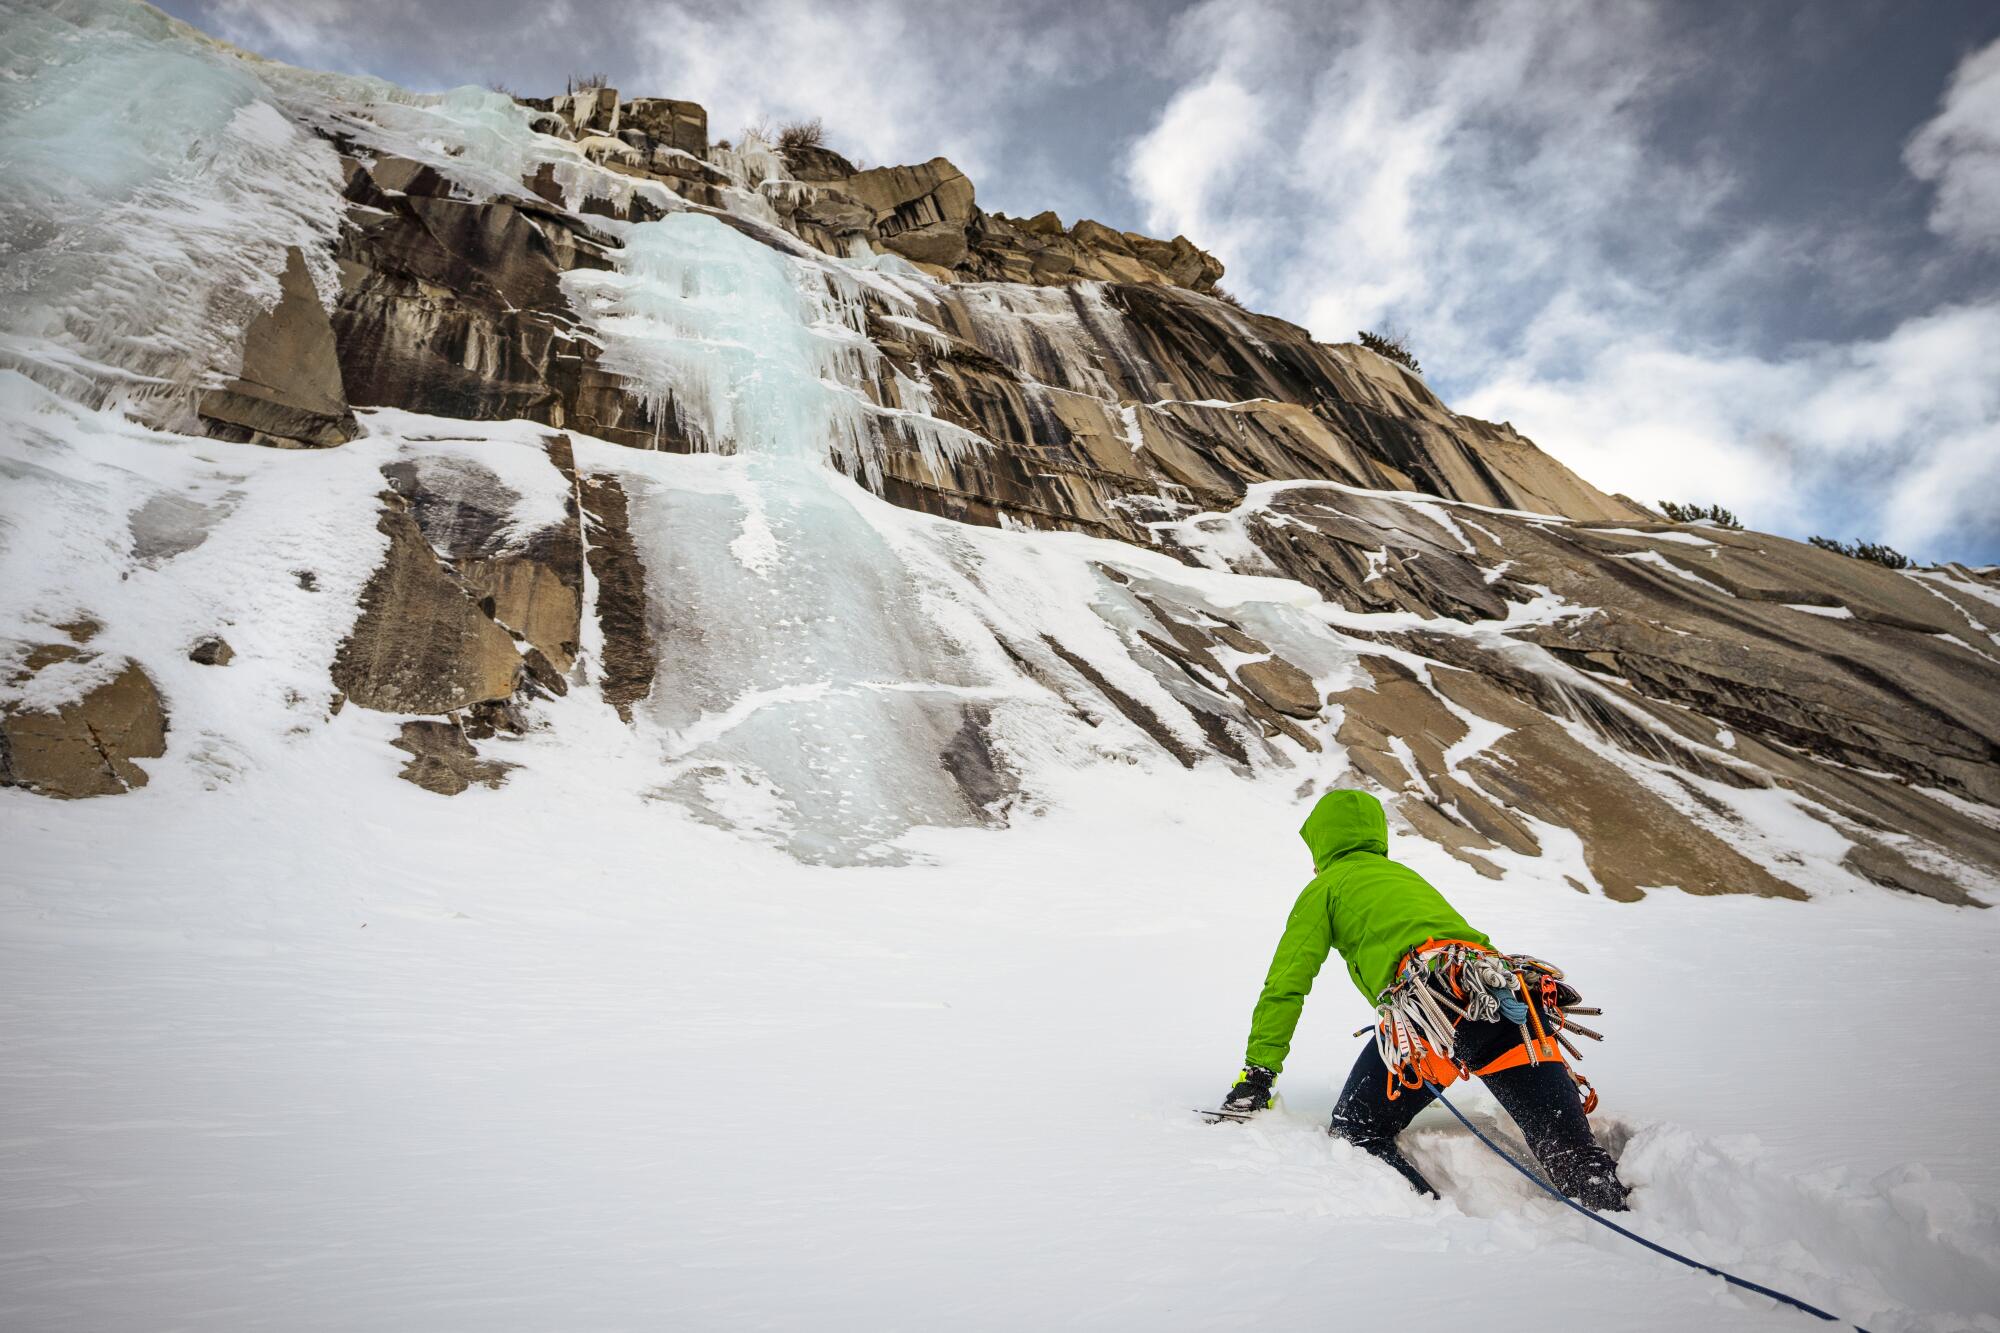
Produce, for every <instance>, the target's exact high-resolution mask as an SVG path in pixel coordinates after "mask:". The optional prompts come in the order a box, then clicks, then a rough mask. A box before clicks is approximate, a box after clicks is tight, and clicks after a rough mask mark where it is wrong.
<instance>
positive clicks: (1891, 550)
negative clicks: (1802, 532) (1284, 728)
mask: <svg viewBox="0 0 2000 1333" xmlns="http://www.w3.org/2000/svg"><path fill="white" fill-rule="evenodd" d="M1807 540H1809V541H1811V542H1812V544H1813V545H1814V546H1817V547H1819V549H1820V550H1822V551H1834V552H1837V553H1839V554H1841V555H1844V556H1851V557H1852V558H1854V559H1856V560H1866V561H1868V562H1869V563H1871V564H1876V565H1880V566H1882V568H1884V569H1908V568H1909V567H1910V557H1908V556H1906V555H1904V554H1903V553H1902V552H1901V551H1899V550H1897V549H1896V548H1895V547H1893V546H1885V545H1883V544H1882V543H1881V542H1864V541H1862V540H1860V539H1859V538H1856V539H1855V540H1854V541H1851V542H1843V541H1835V540H1834V539H1833V538H1832V537H1811V538H1808V539H1807Z"/></svg>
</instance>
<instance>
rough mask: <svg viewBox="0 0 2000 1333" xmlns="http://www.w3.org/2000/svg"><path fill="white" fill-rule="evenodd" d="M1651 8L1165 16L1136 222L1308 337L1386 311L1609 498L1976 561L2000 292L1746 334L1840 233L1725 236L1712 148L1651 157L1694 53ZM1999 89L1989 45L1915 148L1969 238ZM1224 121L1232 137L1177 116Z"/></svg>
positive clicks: (1452, 386)
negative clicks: (1764, 307)
mask: <svg viewBox="0 0 2000 1333" xmlns="http://www.w3.org/2000/svg"><path fill="white" fill-rule="evenodd" d="M1663 17H1664V11H1662V10H1660V9H1658V8H1656V7H1655V6H1654V5H1651V4H1645V3H1626V4H1619V5H1596V4H1590V5H1581V4H1575V3H1542V2H1541V0H1508V2H1505V3H1499V4H1493V5H1487V6H1482V7H1479V8H1477V9H1473V10H1470V11H1467V10H1464V9H1461V8H1459V7H1456V6H1450V5H1446V4H1443V3H1434V4H1426V3H1423V2H1422V0H1404V2H1403V3H1396V4H1393V5H1392V4H1390V3H1389V0H1368V3H1366V4H1364V5H1362V6H1361V7H1360V8H1359V9H1347V10H1343V11H1341V12H1339V13H1338V14H1332V13H1329V12H1328V11H1326V10H1324V9H1321V8H1316V7H1308V6H1306V5H1304V4H1303V3H1301V4H1299V5H1297V6H1294V7H1289V8H1282V9H1274V10H1269V11H1264V12H1262V13H1261V15H1260V16H1259V17H1258V19H1257V20H1256V21H1255V22H1254V23H1246V22H1239V21H1232V19H1231V17H1230V9H1229V7H1228V6H1227V5H1226V4H1225V3H1224V0H1214V3H1211V4H1209V5H1207V6H1204V7H1202V8H1199V9H1196V10H1194V11H1191V12H1190V13H1189V14H1187V15H1186V16H1184V18H1183V20H1182V23H1183V30H1182V31H1183V36H1184V38H1191V39H1198V40H1190V41H1188V42H1185V43H1184V44H1183V46H1182V48H1181V49H1182V52H1183V57H1184V59H1185V61H1186V82H1185V83H1184V85H1183V89H1182V91H1181V93H1180V94H1179V95H1177V96H1176V97H1175V98H1174V99H1173V100H1172V101H1171V102H1169V104H1168V107H1167V109H1166V111H1165V112H1164V113H1163V114H1162V116H1161V117H1160V119H1159V120H1158V122H1157V123H1156V124H1155V126H1154V127H1153V129H1152V130H1151V132H1150V133H1148V134H1147V135H1146V136H1145V137H1144V138H1142V139H1141V140H1140V142H1139V143H1138V144H1137V145H1136V146H1135V148H1134V150H1133V152H1132V155H1131V157H1130V159H1129V161H1128V176H1129V179H1130V182H1131V185H1132V188H1133V190H1134V192H1135V193H1136V194H1137V195H1138V196H1139V197H1140V199H1141V201H1142V202H1143V203H1144V205H1145V206H1146V208H1147V209H1148V213H1149V221H1150V222H1151V224H1152V225H1153V226H1154V227H1156V228H1160V229H1162V230H1166V229H1173V230H1185V231H1186V232H1187V233H1188V234H1189V235H1190V237H1191V238H1192V239H1194V240H1195V241H1196V242H1197V243H1199V244H1203V245H1209V246H1215V247H1219V248H1222V251H1223V258H1224V259H1225V261H1226V262H1228V263H1230V264H1231V266H1232V271H1231V273H1230V275H1229V278H1228V281H1229V282H1230V284H1231V285H1232V287H1234V288H1236V289H1237V290H1238V291H1239V294H1242V295H1245V296H1246V297H1248V298H1250V299H1251V300H1252V303H1253V304H1257V305H1259V306H1260V307H1264V308H1272V307H1275V309H1276V311H1277V313H1280V314H1283V315H1286V316H1287V317H1289V318H1293V319H1298V320H1300V321H1301V322H1303V323H1305V324H1307V326H1308V327H1310V328H1312V329H1313V330H1314V331H1315V333H1316V335H1317V336H1319V337H1322V338H1326V339H1329V340H1344V339H1348V338H1351V337H1352V336H1353V334H1354V330H1356V329H1357V328H1367V327H1377V326H1379V325H1381V324H1383V323H1390V322H1393V323H1397V324H1401V325H1404V326H1406V327H1407V328H1409V329H1410V330H1411V331H1412V334H1413V336H1414V338H1415V341H1416V346H1417V351H1418V352H1419V354H1420V355H1421V356H1422V358H1423V360H1424V362H1425V364H1426V366H1427V368H1428V369H1430V370H1431V372H1432V379H1433V382H1434V383H1435V384H1437V385H1438V387H1440V389H1441V390H1443V391H1444V392H1445V393H1446V395H1447V397H1449V398H1450V399H1452V400H1453V401H1454V402H1455V404H1456V405H1457V406H1458V407H1459V408H1460V409H1461V410H1464V411H1467V412H1470V413H1473V414H1475V415H1480V416H1486V417H1491V418H1494V419H1508V420H1512V421H1513V423H1514V424H1515V425H1516V426H1517V427H1518V428H1520V429H1521V430H1522V431H1523V432H1524V433H1526V434H1528V435H1529V436H1531V437H1533V438H1535V439H1536V440H1537V441H1539V442H1540V443H1541V444H1542V445H1543V446H1544V447H1545V448H1547V449H1549V451H1550V452H1551V453H1553V454H1555V455H1556V456H1557V457H1558V458H1560V459H1562V460H1563V461H1564V462H1566V463H1568V464H1570V465H1571V466H1572V467H1574V468H1576V469H1577V470H1578V471H1579V472H1581V473H1582V474H1583V475H1584V476H1586V477H1589V478H1590V479H1591V480H1593V481H1595V482H1597V483H1598V484H1600V485H1603V486H1605V487H1607V488H1608V489H1613V490H1623V491H1625V492H1627V493H1628V494H1631V495H1633V496H1634V497H1635V498H1638V499H1642V500H1645V501H1647V502H1652V501H1654V500H1657V499H1660V498H1671V499H1686V500H1698V501H1704V502H1719V503H1722V504H1725V505H1728V506H1729V507H1731V508H1733V509H1736V510H1737V511H1738V512H1739V513H1740V514H1742V515H1743V516H1744V517H1745V518H1746V519H1748V520H1750V521H1751V522H1753V523H1754V524H1756V525H1758V526H1762V527H1766V528H1770V529H1774V530H1777V531H1784V532H1790V533H1793V534H1795V535H1803V534H1805V533H1807V532H1810V531H1817V530H1825V529H1828V528H1834V529H1839V530H1841V532H1842V535H1855V534H1859V535H1863V536H1869V537H1877V538H1882V539H1885V540H1889V541H1891V542H1893V543H1897V544H1904V545H1907V546H1909V547H1912V548H1915V549H1914V550H1913V552H1912V553H1913V554H1921V555H1931V554H1948V553H1950V552H1951V551H1952V550H1965V549H1973V548H1978V549H1983V550H1985V551H1987V552H1989V553H1990V552H1992V551H1994V550H1995V548H1996V547H2000V520H1996V518H1995V515H1996V514H2000V449H1996V448H1995V442H1996V435H2000V389H1996V387H1995V386H1996V384H2000V377H1996V376H1995V375H1994V373H1993V371H1992V367H1993V366H1994V365H1996V364H2000V305H1994V304H1979V303H1971V304H1964V305H1960V306H1956V307H1952V308H1947V309H1940V310H1937V311H1934V312H1931V313H1928V314H1921V315H1919V316H1917V317H1913V318H1910V319H1908V320H1907V321H1905V322H1904V323H1902V324H1901V325H1900V326H1899V327H1895V328H1893V329H1891V330H1889V331H1887V332H1886V333H1884V334H1882V335H1881V336H1879V337H1876V338H1873V339H1871V340H1867V341H1862V342H1856V343H1851V344H1842V345H1808V346H1798V347H1786V348H1779V349H1776V350H1772V349H1770V348H1767V347H1764V346H1762V345H1760V344H1759V342H1758V341H1757V340H1756V339H1755V338H1754V337H1753V336H1751V335H1750V331H1749V330H1747V329H1746V328H1745V327H1744V326H1745V324H1746V321H1745V320H1744V318H1743V316H1744V314H1745V312H1746V311H1748V312H1749V314H1750V315H1751V316H1752V319H1750V320H1749V321H1747V322H1748V323H1752V324H1754V322H1755V318H1754V317H1755V316H1756V315H1757V313H1758V311H1757V307H1758V305H1759V303H1768V302H1772V301H1776V300H1780V299H1782V298H1780V297H1778V296H1777V295H1775V294H1774V293H1776V292H1777V291H1778V290H1779V288H1778V283H1777V281H1776V279H1777V278H1778V277H1780V276H1782V275H1784V274H1786V273H1795V272H1806V273H1809V274H1816V273H1817V269H1818V267H1819V266H1821V265H1824V264H1826V263H1827V262H1828V260H1827V258H1826V256H1827V255H1829V254H1839V253H1846V250H1845V247H1847V246H1849V245H1851V240H1850V238H1848V237H1846V236H1842V235H1835V234H1832V233H1829V234H1828V235H1827V236H1825V237H1816V236H1813V235H1810V234H1798V233H1796V232H1793V233H1780V232H1776V231H1774V230H1771V229H1768V228H1759V227H1755V226H1747V225H1744V224H1743V223H1741V222H1740V221H1739V220H1738V217H1737V214H1738V213H1739V212H1740V211H1741V210H1737V209H1735V208H1733V207H1732V206H1733V205H1734V204H1735V203H1736V202H1737V193H1738V190H1737V187H1738V181H1737V178H1736V176H1735V173H1734V170H1733V168H1732V165H1731V163H1730V162H1729V161H1728V160H1727V159H1725V158H1721V157H1719V156H1717V155H1715V153H1714V152H1710V153H1708V154H1703V153H1701V152H1697V151H1694V150H1692V149H1690V148H1688V147H1686V146H1685V136H1683V146H1682V147H1681V148H1680V149H1679V150H1678V151H1669V150H1668V149H1667V148H1666V147H1665V146H1663V139H1665V138H1667V137H1669V136H1664V135H1662V133H1661V130H1662V128H1663V126H1664V125H1665V124H1666V122H1667V119H1668V117H1670V116H1671V115H1672V114H1673V112H1672V107H1673V105H1674V103H1673V101H1672V98H1673V97H1674V96H1675V95H1676V94H1677V93H1679V92H1681V91H1682V90H1683V89H1684V88H1685V87H1686V86H1687V80H1688V78H1689V77H1690V75H1691V74H1694V73H1696V72H1699V71H1701V70H1702V63H1703V61H1704V60H1707V59H1710V58H1711V57H1712V55H1713V53H1712V52H1705V51H1702V50H1699V49H1693V48H1690V47H1688V46H1687V45H1686V42H1688V41H1690V40H1698V39H1699V33H1697V34H1696V35H1695V36H1694V37H1692V38H1690V37H1685V36H1682V37H1676V36H1675V35H1674V33H1673V32H1672V31H1670V30H1669V28H1668V26H1667V25H1666V24H1665V23H1664V22H1663ZM1989 61H1990V62H1991V69H1990V71H1989V68H1988V62H1989ZM1218 89H1230V90H1234V91H1233V92H1231V93H1230V94H1229V95H1228V96H1226V97H1224V96H1221V95H1219V94H1218V91H1217V90H1218ZM1989 99H1991V100H1989ZM1994 101H2000V44H1996V46H1995V47H1992V48H1988V50H1987V51H1986V52H1982V53H1980V54H1979V55H1977V56H1975V57H1973V58H1971V59H1969V60H1967V61H1966V62H1965V64H1964V65H1963V66H1961V68H1960V70H1959V73H1958V76H1957V77H1956V78H1955V79H1954V81H1953V83H1952V87H1951V91H1950V92H1949V94H1948V95H1947V97H1946V99H1945V106H1944V110H1943V111H1941V112H1940V115H1939V118H1938V120H1937V121H1934V122H1932V125H1931V126H1930V127H1927V128H1926V129H1925V131H1924V132H1923V133H1921V134H1920V135H1919V136H1918V137H1917V139H1916V140H1914V141H1913V143H1912V148H1911V153H1912V165H1913V167H1914V166H1915V165H1916V163H1917V161H1918V160H1919V159H1921V160H1922V161H1924V162H1935V163H1937V164H1938V165H1937V168H1936V176H1937V179H1939V182H1940V195H1939V209H1940V216H1942V217H1946V218H1949V219H1951V222H1950V225H1951V226H1952V227H1954V228H1956V232H1955V234H1957V235H1960V236H1962V237H1963V236H1969V235H1971V234H1972V233H1974V232H1975V231H1976V230H1977V228H1978V227H1979V226H1981V225H1987V226H1993V227H2000V193H1996V195H1995V197H1994V201H1993V202H1992V204H1991V205H1990V206H1986V205H1975V204H1974V202H1973V199H1974V197H1975V195H1977V197H1978V198H1981V199H1984V198H1985V197H1986V196H1984V195H1983V194H1978V192H1979V191H1983V190H1987V189H1993V190H1995V191H1996V192H2000V172H1995V164H1996V163H2000V156H1995V155H1994V149H1995V148H1996V146H2000V138H1982V137H1980V136H1981V134H1982V133H1984V131H1983V130H1981V129H1980V128H1979V127H1981V126H1986V127H1993V126H1996V125H2000V120H1996V119H1994V118H1992V117H1991V116H1990V114H1989V111H1988V109H1987V108H1989V106H1990V105H1992V103H1993V102H1994ZM1217 111H1228V112H1229V113H1230V114H1231V115H1232V117H1233V119H1232V121H1231V123H1230V124H1227V125H1218V124H1216V123H1214V117H1213V115H1212V114H1199V113H1214V112H1217ZM1940 127H1941V128H1940ZM1926 154H1930V156H1926ZM1987 173H1994V174H1987ZM1981 207H1983V208H1984V211H1983V212H1979V209H1980V208H1981ZM1973 213H1977V214H1978V221H1977V222H1975V221H1972V220H1971V218H1972V214H1973ZM1980 234H1982V235H1983V233H1980ZM1996 235H2000V233H1996ZM1939 547H1944V548H1948V549H1947V550H1943V551H1940V550H1938V548H1939Z"/></svg>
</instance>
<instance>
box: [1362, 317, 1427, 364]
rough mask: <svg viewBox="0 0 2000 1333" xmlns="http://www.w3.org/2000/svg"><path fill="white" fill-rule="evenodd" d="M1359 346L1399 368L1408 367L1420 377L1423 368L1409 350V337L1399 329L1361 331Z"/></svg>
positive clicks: (1414, 354) (1413, 353)
mask: <svg viewBox="0 0 2000 1333" xmlns="http://www.w3.org/2000/svg"><path fill="white" fill-rule="evenodd" d="M1360 339H1361V345H1362V346H1363V347H1366V348H1367V349H1368V350H1369V351H1371V352H1373V353H1375V354H1376V355H1377V356H1386V357H1388V358H1389V359H1390V360H1391V361H1394V362H1395V363H1396V364H1397V365H1399V366H1408V367H1409V368H1410V369H1411V370H1412V371H1415V372H1416V373H1417V374H1419V375H1421V374H1423V373H1424V368H1423V367H1422V366H1420V365H1418V364H1417V355H1416V353H1415V352H1412V351H1411V350H1410V335H1409V334H1407V333H1405V332H1403V331H1402V330H1401V329H1395V328H1391V329H1389V330H1387V331H1385V332H1382V333H1371V332H1370V331H1369V330H1367V329H1363V330H1361V334H1360Z"/></svg>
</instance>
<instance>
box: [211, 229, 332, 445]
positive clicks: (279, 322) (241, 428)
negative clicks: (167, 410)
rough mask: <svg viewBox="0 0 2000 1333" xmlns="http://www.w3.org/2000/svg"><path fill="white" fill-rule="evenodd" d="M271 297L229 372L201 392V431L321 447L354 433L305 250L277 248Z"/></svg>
mask: <svg viewBox="0 0 2000 1333" xmlns="http://www.w3.org/2000/svg"><path fill="white" fill-rule="evenodd" d="M279 290H280V295H279V298H278V304H277V305H275V306H273V307H272V308H271V309H270V310H268V311H266V312H265V313H263V314H262V315H260V316H258V317H257V318H256V319H254V320H252V321H251V323H250V327H249V329H248V331H247V335H246V337H245V340H244V346H243V365H242V368H241V369H240V370H239V371H238V373H237V376H236V378H234V379H232V380H230V381H229V383H228V384H227V385H225V386H224V387H223V388H220V389H211V390H210V391H209V392H207V393H205V394H203V395H202V397H201V403H200V406H199V408H198V411H199V414H200V416H201V419H202V422H203V424H204V425H205V426H206V427H207V429H208V432H209V434H211V435H214V436H218V437H220V438H223V439H230V440H237V441H242V442H253V441H254V442H255V443H258V444H271V445H277V446H279V447H280V448H295V449H296V448H304V449H324V448H327V447H329V446H332V445H336V444H345V443H346V442H347V441H349V440H351V439H353V438H354V433H355V424H354V413H353V411H351V410H350V409H349V407H348V405H347V394H346V392H345V390H344V388H343V387H342V384H341V376H340V360H339V357H338V355H337V353H336V351H335V346H334V337H333V325H332V323H331V322H329V320H328V319H327V315H326V311H325V310H324V309H323V308H322V307H321V306H320V303H319V293H318V292H317V291H316V290H315V289H314V287H313V281H312V275H311V274H310V273H308V272H307V271H306V263H305V256H304V255H303V254H302V253H300V251H299V248H298V247H297V246H292V247H290V248H289V249H288V250H287V251H286V254H285V271H284V275H283V277H282V278H280V279H279Z"/></svg>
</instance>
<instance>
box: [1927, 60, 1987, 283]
mask: <svg viewBox="0 0 2000 1333" xmlns="http://www.w3.org/2000/svg"><path fill="white" fill-rule="evenodd" d="M1903 160H1904V161H1905V162H1906V163H1908V164H1909V168H1910V170H1911V171H1912V172H1913V173H1915V174H1916V176H1917V177H1918V178H1919V179H1921V180H1927V181H1930V182H1932V183H1933V184H1934V185H1936V186H1937V201H1936V204H1935V206H1934V207H1933V208H1932V209H1931V230H1933V231H1935V232H1937V233H1938V234H1939V235H1941V236H1947V237H1950V238H1951V239H1953V240H1956V241H1960V242H1963V243H1965V244H1967V245H1974V246H1986V247H1989V248H1992V249H2000V41H1995V42H1993V43H1991V44H1990V45H1988V46H1986V47H1985V48H1984V49H1983V50H1980V51H1976V52H1974V53H1973V54H1971V55H1969V56H1967V57H1966V58H1965V59H1964V60H1963V61H1961V62H1960V63H1959V66H1958V69H1957V71H1956V72H1954V73H1953V75H1952V78H1951V85H1950V87H1948V88H1947V89H1946V90H1945V95H1944V102H1943V105H1942V106H1940V107H1939V109H1938V113H1937V115H1936V117H1934V118H1933V119H1932V120H1930V121H1929V122H1927V123H1926V124H1925V125H1924V126H1923V127H1922V128H1921V129H1919V130H1918V131H1917V132H1916V134H1914V135H1913V136H1911V138H1910V143H1909V146H1908V148H1906V149H1905V150H1904V153H1903Z"/></svg>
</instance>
